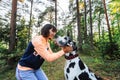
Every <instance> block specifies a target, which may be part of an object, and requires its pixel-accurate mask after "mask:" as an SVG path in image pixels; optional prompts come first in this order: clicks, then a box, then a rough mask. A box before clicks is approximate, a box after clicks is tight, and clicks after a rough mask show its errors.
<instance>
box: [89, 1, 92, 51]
mask: <svg viewBox="0 0 120 80" xmlns="http://www.w3.org/2000/svg"><path fill="white" fill-rule="evenodd" d="M89 5H90V46H91V48H92V49H93V28H92V27H93V26H92V9H91V0H89Z"/></svg>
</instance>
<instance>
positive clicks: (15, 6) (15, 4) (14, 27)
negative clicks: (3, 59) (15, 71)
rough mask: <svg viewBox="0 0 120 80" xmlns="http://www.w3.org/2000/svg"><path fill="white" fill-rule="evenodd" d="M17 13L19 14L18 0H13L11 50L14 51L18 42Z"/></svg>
mask: <svg viewBox="0 0 120 80" xmlns="http://www.w3.org/2000/svg"><path fill="white" fill-rule="evenodd" d="M16 14H17V0H12V13H11V23H10V43H9V52H11V51H13V50H14V49H15V45H16V44H15V42H16Z"/></svg>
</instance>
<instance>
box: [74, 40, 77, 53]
mask: <svg viewBox="0 0 120 80" xmlns="http://www.w3.org/2000/svg"><path fill="white" fill-rule="evenodd" d="M75 50H77V45H76V42H74V41H73V51H75Z"/></svg>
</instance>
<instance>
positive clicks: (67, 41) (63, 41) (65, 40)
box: [56, 36, 77, 51]
mask: <svg viewBox="0 0 120 80" xmlns="http://www.w3.org/2000/svg"><path fill="white" fill-rule="evenodd" d="M56 44H57V45H58V46H60V47H64V46H72V47H73V51H75V50H77V46H76V43H75V42H74V41H73V40H72V39H71V38H70V37H68V36H62V37H61V36H58V37H57V38H56Z"/></svg>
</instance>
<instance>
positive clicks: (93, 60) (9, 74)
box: [0, 54, 120, 80]
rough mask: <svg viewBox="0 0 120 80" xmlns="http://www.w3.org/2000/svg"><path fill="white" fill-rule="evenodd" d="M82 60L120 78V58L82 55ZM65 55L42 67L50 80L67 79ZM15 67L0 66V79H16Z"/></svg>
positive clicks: (97, 70) (113, 79)
mask: <svg viewBox="0 0 120 80" xmlns="http://www.w3.org/2000/svg"><path fill="white" fill-rule="evenodd" d="M80 57H81V59H82V61H84V63H86V64H87V66H89V68H90V69H91V70H92V71H94V73H96V74H98V75H99V76H102V77H104V78H106V79H108V80H120V60H114V61H108V60H107V61H103V59H102V58H98V57H91V56H86V55H83V54H82V55H80ZM64 64H65V59H64V57H62V58H60V59H58V60H56V61H54V62H50V63H48V62H45V63H44V65H43V66H42V69H43V70H44V71H45V73H46V75H47V76H48V79H49V80H65V79H64ZM15 68H16V67H15V66H14V68H12V69H11V68H6V69H5V66H4V67H2V68H0V80H16V79H15Z"/></svg>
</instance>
